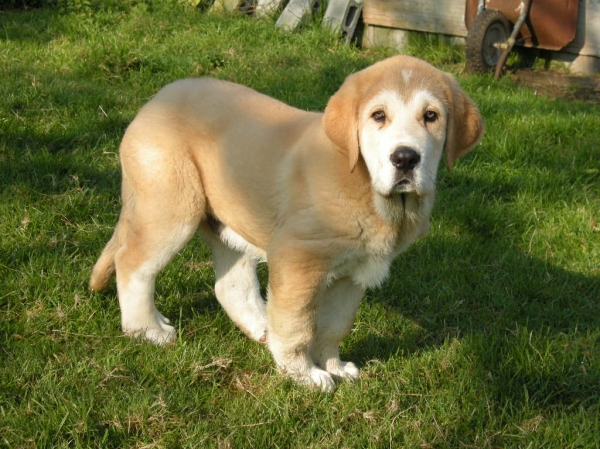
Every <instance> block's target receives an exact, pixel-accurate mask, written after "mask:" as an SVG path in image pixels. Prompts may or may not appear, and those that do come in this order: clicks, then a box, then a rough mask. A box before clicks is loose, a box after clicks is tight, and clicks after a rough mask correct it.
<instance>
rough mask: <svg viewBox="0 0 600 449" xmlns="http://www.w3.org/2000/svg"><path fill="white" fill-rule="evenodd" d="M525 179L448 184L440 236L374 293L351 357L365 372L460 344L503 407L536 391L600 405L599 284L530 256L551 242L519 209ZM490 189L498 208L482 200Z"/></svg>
mask: <svg viewBox="0 0 600 449" xmlns="http://www.w3.org/2000/svg"><path fill="white" fill-rule="evenodd" d="M454 177H457V178H458V179H457V178H454ZM461 178H462V179H461ZM453 179H454V180H455V181H453ZM453 182H454V183H456V185H454V186H453V185H452V183H453ZM522 182H525V183H526V182H527V181H522V180H521V181H515V182H509V181H506V182H505V183H504V185H500V186H498V185H497V184H494V183H491V182H490V183H488V182H486V181H482V180H481V179H478V178H477V177H476V176H472V175H470V174H469V173H468V171H467V170H464V171H461V172H460V174H459V173H458V172H457V173H453V174H452V175H450V176H445V175H443V176H442V180H441V182H440V190H439V195H438V200H437V201H438V205H437V206H436V210H435V211H434V214H433V223H432V229H433V230H432V233H431V234H430V236H429V237H427V238H426V239H424V240H422V241H420V242H418V243H417V244H415V245H414V246H413V247H411V248H410V249H409V251H407V252H406V253H405V254H402V255H400V256H399V258H398V259H397V260H396V262H395V263H394V264H393V266H392V269H391V275H390V278H389V279H388V280H387V281H386V283H385V284H384V285H383V286H382V287H381V288H380V289H378V290H373V291H369V292H368V294H367V298H366V302H365V304H364V305H363V307H362V308H361V313H359V317H358V318H359V320H358V322H357V324H358V326H357V328H355V331H354V332H353V334H351V336H350V337H349V338H348V341H347V342H346V343H345V344H344V346H343V351H342V352H343V358H344V357H345V358H348V359H350V360H356V361H358V362H359V365H362V366H363V367H364V366H366V365H369V362H370V361H372V360H379V361H382V362H387V361H390V360H391V359H396V360H397V361H399V363H402V361H408V360H410V359H412V358H418V357H420V356H421V355H422V354H423V353H425V352H430V351H437V350H438V349H440V348H447V347H448V345H449V344H451V342H452V341H455V342H458V343H459V344H460V345H462V346H463V349H462V353H464V352H466V353H467V354H468V357H469V359H470V360H471V362H474V363H476V364H477V365H478V367H477V369H476V372H479V373H481V381H482V382H483V383H484V384H487V386H488V387H489V389H490V390H491V391H493V392H494V394H496V399H497V400H498V402H499V403H505V402H507V401H509V402H512V403H513V404H515V403H517V402H522V401H526V400H529V399H528V396H527V395H528V394H529V393H528V391H535V393H531V394H532V395H534V394H535V395H537V396H536V397H537V399H538V401H539V403H544V404H548V403H561V404H566V405H573V406H575V405H581V404H583V403H587V402H589V401H592V402H593V401H597V399H598V397H599V396H598V389H597V386H598V384H599V382H600V378H599V373H598V369H597V357H598V356H599V355H600V353H599V352H598V348H600V339H599V338H598V334H597V329H598V328H599V327H600V302H599V301H598V299H599V298H600V277H599V276H598V274H597V271H596V273H591V274H589V275H588V274H582V273H580V272H575V271H569V270H568V269H566V268H564V266H560V265H559V264H558V263H557V262H554V261H553V260H552V258H551V257H549V258H548V259H542V258H540V257H539V256H534V255H532V254H539V253H540V252H542V251H541V250H540V248H542V247H544V246H546V247H548V248H550V247H551V245H552V243H550V242H546V241H543V239H542V238H541V237H536V232H535V230H534V231H532V230H531V226H535V224H532V222H531V220H530V218H531V217H524V216H523V215H522V212H520V211H519V210H518V208H516V207H514V204H513V203H512V199H513V198H514V197H515V196H517V195H519V191H520V190H521V189H522V187H523V185H516V184H519V183H522ZM515 183H516V184H515ZM457 189H458V190H461V191H460V192H457V191H456V190H457ZM490 191H493V195H494V196H493V198H494V201H486V199H485V198H486V196H487V195H489V194H490ZM468 192H470V193H468ZM457 197H459V198H461V204H460V206H459V207H457V205H456V202H453V201H452V199H453V198H457ZM556 201H560V199H557V200H556ZM541 207H542V206H541ZM542 208H543V207H542ZM586 225H587V226H592V225H591V224H586ZM446 228H448V229H446ZM577 231H578V230H576V229H574V230H573V232H574V233H576V232H577ZM579 231H580V232H583V231H582V230H581V229H580V230H579ZM523 236H528V237H527V240H526V242H525V243H523V242H524V239H523ZM536 238H537V239H538V240H537V241H536ZM570 238H572V237H570ZM536 245H537V246H536ZM579 250H580V251H584V252H585V251H589V257H593V255H594V252H593V248H591V247H590V248H588V249H586V248H585V247H582V248H579ZM548 253H549V255H551V254H552V253H551V251H550V249H549V250H548ZM579 260H582V259H579ZM378 320H382V321H383V322H384V323H383V326H382V327H383V328H384V329H387V330H386V331H385V332H381V330H380V329H378V328H377V321H378ZM361 326H366V327H367V329H365V330H363V329H361ZM396 330H397V332H396ZM524 354H529V355H530V356H532V357H536V358H539V360H538V361H537V363H538V365H537V367H533V368H531V367H530V368H531V369H529V368H528V369H524V367H523V366H522V365H520V364H519V362H518V361H517V359H519V358H521V357H523V356H524ZM552 364H553V365H554V366H553V367H552V368H550V366H551V365H552ZM486 373H487V374H486ZM491 373H493V374H491ZM517 385H518V386H517Z"/></svg>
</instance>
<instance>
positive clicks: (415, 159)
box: [390, 146, 421, 191]
mask: <svg viewBox="0 0 600 449" xmlns="http://www.w3.org/2000/svg"><path fill="white" fill-rule="evenodd" d="M420 161H421V156H420V155H419V153H417V152H416V151H415V150H414V149H412V148H411V147H407V146H400V147H398V148H396V149H395V150H394V152H393V153H392V154H391V155H390V162H391V163H392V165H393V166H394V168H395V169H396V182H395V184H394V187H395V189H396V190H399V191H410V190H411V188H410V186H411V185H412V183H413V180H414V169H415V167H416V166H417V165H418V164H419V162H420Z"/></svg>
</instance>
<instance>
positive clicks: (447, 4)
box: [363, 0, 467, 37]
mask: <svg viewBox="0 0 600 449" xmlns="http://www.w3.org/2000/svg"><path fill="white" fill-rule="evenodd" d="M464 15H465V0H418V1H415V0H364V7H363V20H364V22H365V23H367V24H371V25H379V26H386V27H391V28H400V29H405V30H414V31H425V32H428V33H440V34H447V35H450V36H463V37H464V36H466V35H467V28H466V27H465V20H464Z"/></svg>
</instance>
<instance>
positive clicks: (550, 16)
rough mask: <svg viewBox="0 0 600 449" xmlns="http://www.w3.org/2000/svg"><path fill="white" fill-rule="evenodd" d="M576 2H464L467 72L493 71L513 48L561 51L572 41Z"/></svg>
mask: <svg viewBox="0 0 600 449" xmlns="http://www.w3.org/2000/svg"><path fill="white" fill-rule="evenodd" d="M578 13H579V1H578V0H466V9H465V25H466V26H467V29H468V34H467V69H468V70H469V71H474V72H485V71H489V70H491V69H493V68H495V72H496V74H495V78H496V79H498V78H499V76H500V72H501V70H502V66H504V63H505V62H506V58H507V57H508V54H509V53H510V50H511V49H512V47H513V45H515V44H516V45H520V46H524V47H533V48H540V49H544V50H554V51H556V50H560V49H562V48H564V47H565V46H567V45H568V44H569V42H571V41H572V40H573V39H574V38H575V32H576V27H577V14H578Z"/></svg>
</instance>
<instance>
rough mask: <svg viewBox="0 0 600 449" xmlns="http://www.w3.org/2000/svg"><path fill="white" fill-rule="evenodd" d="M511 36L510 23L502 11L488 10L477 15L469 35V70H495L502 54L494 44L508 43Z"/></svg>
mask: <svg viewBox="0 0 600 449" xmlns="http://www.w3.org/2000/svg"><path fill="white" fill-rule="evenodd" d="M509 36H510V22H509V21H508V19H507V18H506V16H505V15H504V14H502V13H501V12H500V11H495V10H493V9H486V10H484V11H482V12H481V13H479V14H477V16H476V17H475V19H473V22H472V23H471V28H470V29H469V33H468V34H467V49H466V53H467V70H468V71H469V72H480V73H482V72H488V71H490V70H493V69H494V67H496V64H497V63H498V60H499V59H500V55H501V54H502V50H501V49H500V48H497V47H495V46H494V44H504V43H506V41H507V40H508V37H509Z"/></svg>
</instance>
